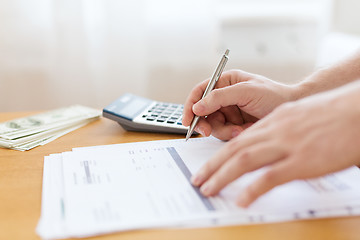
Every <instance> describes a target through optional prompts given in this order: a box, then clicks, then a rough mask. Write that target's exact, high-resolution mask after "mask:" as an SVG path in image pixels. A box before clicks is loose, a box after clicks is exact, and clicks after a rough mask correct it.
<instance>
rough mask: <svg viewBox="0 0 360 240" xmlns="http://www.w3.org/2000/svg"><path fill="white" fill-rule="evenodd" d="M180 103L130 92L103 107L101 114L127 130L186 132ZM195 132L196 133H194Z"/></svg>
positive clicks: (182, 107)
mask: <svg viewBox="0 0 360 240" xmlns="http://www.w3.org/2000/svg"><path fill="white" fill-rule="evenodd" d="M183 109H184V106H183V105H182V104H176V103H167V102H158V101H155V100H151V99H147V98H144V97H140V96H136V95H133V94H130V93H126V94H124V95H122V96H121V97H120V98H118V99H117V100H115V101H114V102H112V103H111V104H110V105H108V106H107V107H105V108H104V109H103V116H104V117H106V118H109V119H111V120H114V121H116V122H118V123H119V124H120V125H121V126H122V127H123V128H124V129H126V130H128V131H138V132H140V131H141V132H163V133H179V134H186V132H187V130H188V128H187V127H185V126H183V125H182V123H181V121H182V112H183ZM195 134H196V133H195Z"/></svg>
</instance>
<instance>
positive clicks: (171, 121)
mask: <svg viewBox="0 0 360 240" xmlns="http://www.w3.org/2000/svg"><path fill="white" fill-rule="evenodd" d="M167 123H171V124H173V123H175V121H173V120H168V121H167Z"/></svg>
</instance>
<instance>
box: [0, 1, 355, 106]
mask: <svg viewBox="0 0 360 240" xmlns="http://www.w3.org/2000/svg"><path fill="white" fill-rule="evenodd" d="M359 9H360V1H357V0H222V1H221V0H181V1H178V0H176V1H175V0H167V1H166V0H32V1H28V0H0V97H1V101H0V109H1V111H2V112H7V111H28V110H47V109H52V108H57V107H63V106H68V105H71V104H83V105H86V106H90V107H96V108H99V109H102V108H103V107H105V106H106V105H108V104H109V103H110V102H111V101H113V100H115V99H116V98H117V97H119V96H120V95H121V94H123V93H125V92H131V93H134V94H138V95H141V96H144V97H149V98H153V99H156V100H160V101H168V102H177V103H183V102H184V100H185V98H186V96H187V95H188V93H189V91H190V90H191V88H192V87H193V86H194V85H195V84H197V83H198V82H200V81H202V80H204V79H206V78H208V77H210V76H211V74H212V73H213V71H214V69H215V67H216V64H217V63H218V61H219V59H220V56H221V54H222V53H223V52H224V51H225V49H226V48H229V49H230V50H231V52H230V60H229V62H228V65H227V67H226V69H232V68H239V69H243V70H246V71H250V72H255V73H258V74H262V75H265V76H267V77H269V78H272V79H274V80H276V81H280V82H284V83H295V82H297V81H299V80H301V79H303V78H304V77H305V76H306V75H308V74H309V73H311V72H312V71H313V70H314V69H316V68H319V67H321V66H324V65H327V64H330V63H331V62H333V61H336V60H337V59H340V58H343V57H344V56H346V55H347V54H349V53H351V52H352V51H354V50H355V49H356V48H358V47H359V46H360V27H359V26H360V15H359V14H358V11H359Z"/></svg>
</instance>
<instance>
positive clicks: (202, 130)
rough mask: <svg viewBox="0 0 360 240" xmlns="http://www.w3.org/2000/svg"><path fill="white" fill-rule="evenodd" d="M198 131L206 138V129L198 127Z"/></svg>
mask: <svg viewBox="0 0 360 240" xmlns="http://www.w3.org/2000/svg"><path fill="white" fill-rule="evenodd" d="M196 131H197V132H198V133H200V134H201V135H203V136H205V133H204V129H203V128H202V127H198V129H197V130H196Z"/></svg>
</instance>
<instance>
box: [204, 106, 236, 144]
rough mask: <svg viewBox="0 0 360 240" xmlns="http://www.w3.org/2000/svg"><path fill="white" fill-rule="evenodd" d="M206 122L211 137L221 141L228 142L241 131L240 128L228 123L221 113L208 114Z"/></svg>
mask: <svg viewBox="0 0 360 240" xmlns="http://www.w3.org/2000/svg"><path fill="white" fill-rule="evenodd" d="M239 118H240V119H241V116H240V117H239ZM206 121H207V122H208V123H209V124H210V125H211V135H212V136H214V137H216V138H218V139H220V140H223V141H227V140H230V139H232V138H234V137H236V136H237V135H239V134H240V133H241V132H242V131H243V128H242V127H241V126H239V125H237V124H233V123H231V122H229V121H228V120H227V119H226V116H225V115H224V114H223V113H222V112H215V113H213V114H210V115H209V116H208V117H207V118H206Z"/></svg>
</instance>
